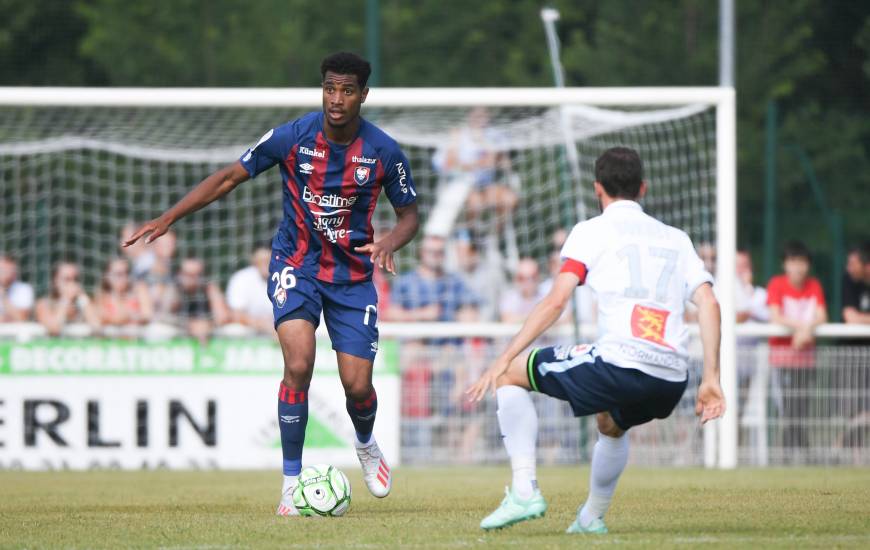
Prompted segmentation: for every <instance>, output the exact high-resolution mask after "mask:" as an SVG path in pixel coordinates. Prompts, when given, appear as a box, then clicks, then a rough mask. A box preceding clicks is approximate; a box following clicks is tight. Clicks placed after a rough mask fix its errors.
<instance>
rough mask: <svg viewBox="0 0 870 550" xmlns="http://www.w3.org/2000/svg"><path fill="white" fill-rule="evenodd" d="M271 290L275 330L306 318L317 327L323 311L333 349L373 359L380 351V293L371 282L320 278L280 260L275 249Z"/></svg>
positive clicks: (270, 272)
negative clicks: (282, 324) (290, 322)
mask: <svg viewBox="0 0 870 550" xmlns="http://www.w3.org/2000/svg"><path fill="white" fill-rule="evenodd" d="M268 293H269V300H271V301H272V313H273V314H274V316H275V328H276V329H277V328H278V325H280V324H281V323H283V322H284V321H289V320H290V319H304V320H306V321H308V322H310V323H311V324H313V325H314V327H315V328H316V327H317V326H318V325H319V324H320V313H321V312H323V319H324V320H325V321H326V330H327V331H329V339H330V340H331V341H332V349H334V350H335V351H340V352H343V353H349V354H350V355H355V356H357V357H362V358H363V359H369V360H374V358H375V355H376V354H377V352H378V292H377V290H375V285H374V283H372V282H371V281H365V282H360V283H347V284H333V283H327V282H324V281H320V280H317V279H314V278H312V277H308V276H306V275H303V274H302V273H300V272H299V270H297V269H294V268H293V267H292V266H289V265H287V264H286V263H284V262H283V261H281V260H280V259H277V258H276V254H275V253H274V252H273V253H272V261H271V262H270V263H269V285H268Z"/></svg>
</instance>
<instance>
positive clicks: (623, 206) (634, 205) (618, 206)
mask: <svg viewBox="0 0 870 550" xmlns="http://www.w3.org/2000/svg"><path fill="white" fill-rule="evenodd" d="M610 210H637V211H638V212H643V207H642V206H641V205H640V204H639V203H638V202H637V201H630V200H628V199H619V200H617V201H613V202H612V203H610V204H609V205H608V206H607V208H605V209H604V212H605V213H607V212H608V211H610Z"/></svg>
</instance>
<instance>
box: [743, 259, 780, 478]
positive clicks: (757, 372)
mask: <svg viewBox="0 0 870 550" xmlns="http://www.w3.org/2000/svg"><path fill="white" fill-rule="evenodd" d="M735 275H736V276H737V279H736V281H735V283H736V284H735V286H734V298H735V310H736V314H737V322H738V323H746V322H749V321H755V322H761V323H766V322H767V321H768V320H770V311H769V310H768V308H767V290H765V289H764V288H762V287H760V286H755V285H754V284H753V279H754V276H753V273H752V256H750V255H749V251H747V250H745V249H738V250H737V255H736V257H735ZM761 340H762V339H761V338H759V337H756V336H740V337H738V338H737V384H738V388H739V390H738V393H737V396H738V399H739V403H740V406H739V407H738V409H737V410H738V411H739V412H740V430H741V431H740V438H741V444H742V445H745V446H746V447H748V449H749V454H750V460H752V461H753V462H752V463H753V465H759V466H764V465H766V464H767V456H766V449H767V421H766V418H767V416H766V414H764V411H766V409H767V406H768V404H767V395H768V391H767V388H768V380H769V375H768V374H769V373H768V371H767V370H766V369H764V370H762V369H759V368H758V361H757V356H756V353H755V350H756V349H758V345H759V344H760V343H761ZM781 392H782V389H781V388H780V387H779V386H778V385H777V384H774V385H773V386H772V388H771V394H772V396H773V398H774V401H775V402H776V403H780V402H781V401H782V395H781Z"/></svg>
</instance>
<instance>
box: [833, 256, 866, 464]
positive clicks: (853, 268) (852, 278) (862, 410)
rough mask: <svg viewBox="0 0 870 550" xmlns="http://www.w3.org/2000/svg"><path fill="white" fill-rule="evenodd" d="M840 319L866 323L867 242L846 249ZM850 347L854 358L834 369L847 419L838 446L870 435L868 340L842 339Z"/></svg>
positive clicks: (863, 441) (851, 444)
mask: <svg viewBox="0 0 870 550" xmlns="http://www.w3.org/2000/svg"><path fill="white" fill-rule="evenodd" d="M843 322H845V323H849V324H864V325H866V324H870V242H865V243H864V244H863V245H861V246H856V247H854V248H852V249H851V250H850V251H849V256H848V257H847V259H846V272H845V273H844V274H843ZM843 345H844V346H849V348H851V349H850V350H849V351H843V352H844V353H847V354H848V356H849V357H856V358H858V360H857V361H854V360H852V361H848V362H847V363H846V364H844V365H841V366H840V368H838V369H837V373H836V374H837V376H838V378H839V380H838V381H837V384H836V386H837V387H839V388H842V391H843V395H844V396H850V397H847V398H846V399H845V401H846V403H845V408H844V411H843V412H844V413H845V415H846V417H847V418H848V419H849V421H848V423H847V426H848V427H847V429H846V430H844V432H843V435H842V436H841V437H840V442H839V445H840V446H841V447H864V446H866V441H867V437H868V434H870V403H868V399H867V396H868V395H870V369H868V368H867V362H868V355H870V352H868V348H870V340H868V339H866V338H861V339H849V340H845V341H844V342H843Z"/></svg>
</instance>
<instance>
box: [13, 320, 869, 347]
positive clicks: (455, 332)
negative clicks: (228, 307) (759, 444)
mask: <svg viewBox="0 0 870 550" xmlns="http://www.w3.org/2000/svg"><path fill="white" fill-rule="evenodd" d="M520 327H521V325H519V324H510V323H379V324H378V330H379V331H380V334H381V336H382V337H384V338H505V337H510V336H513V335H514V334H516V333H517V331H519V329H520ZM735 332H736V334H737V336H738V337H740V338H751V337H757V338H768V337H771V336H788V335H789V334H791V332H792V330H791V329H790V328H788V327H785V326H781V325H774V324H765V323H741V324H738V325H737V326H736V327H735ZM597 333H598V327H597V326H596V325H594V324H583V325H581V326H580V336H581V338H582V339H584V340H594V339H595V337H596V335H597ZM814 333H815V335H816V337H817V338H820V339H827V338H840V339H865V338H867V339H870V325H853V324H845V323H826V324H823V325H819V326H818V327H816V330H815V332H814ZM550 334H552V335H554V336H560V337H562V336H571V335H573V334H574V331H573V329H572V328H571V327H570V325H561V326H557V327H554V328H553V329H551V331H550ZM689 334H691V335H693V336H695V335H697V334H698V326H697V325H694V324H693V325H689ZM124 335H125V336H128V337H129V336H138V337H141V338H145V339H149V340H154V339H162V338H174V337H178V336H182V335H183V331H182V330H181V329H180V328H179V327H176V326H174V325H166V324H152V325H146V326H141V327H130V328H129V329H126V330H125V334H124ZM253 335H255V333H254V332H253V331H252V330H251V329H249V328H247V327H245V326H243V325H236V324H230V325H225V326H223V327H220V328H219V329H217V330H216V331H215V336H221V337H228V338H233V337H239V338H246V337H250V336H253ZM318 335H322V336H326V329H325V327H324V325H323V324H322V323H321V325H320V327H319V328H318ZM47 336H48V333H47V332H46V331H45V328H44V327H43V326H42V325H40V324H38V323H0V339H6V340H17V341H19V342H26V341H28V340H32V339H34V338H45V337H47ZM62 336H64V337H68V338H84V337H88V336H104V334H103V333H102V332H100V331H94V330H93V329H92V328H91V327H89V326H88V325H84V324H72V325H68V326H67V327H66V328H65V329H64V332H63V334H62ZM105 336H107V337H112V336H114V334H105Z"/></svg>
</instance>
